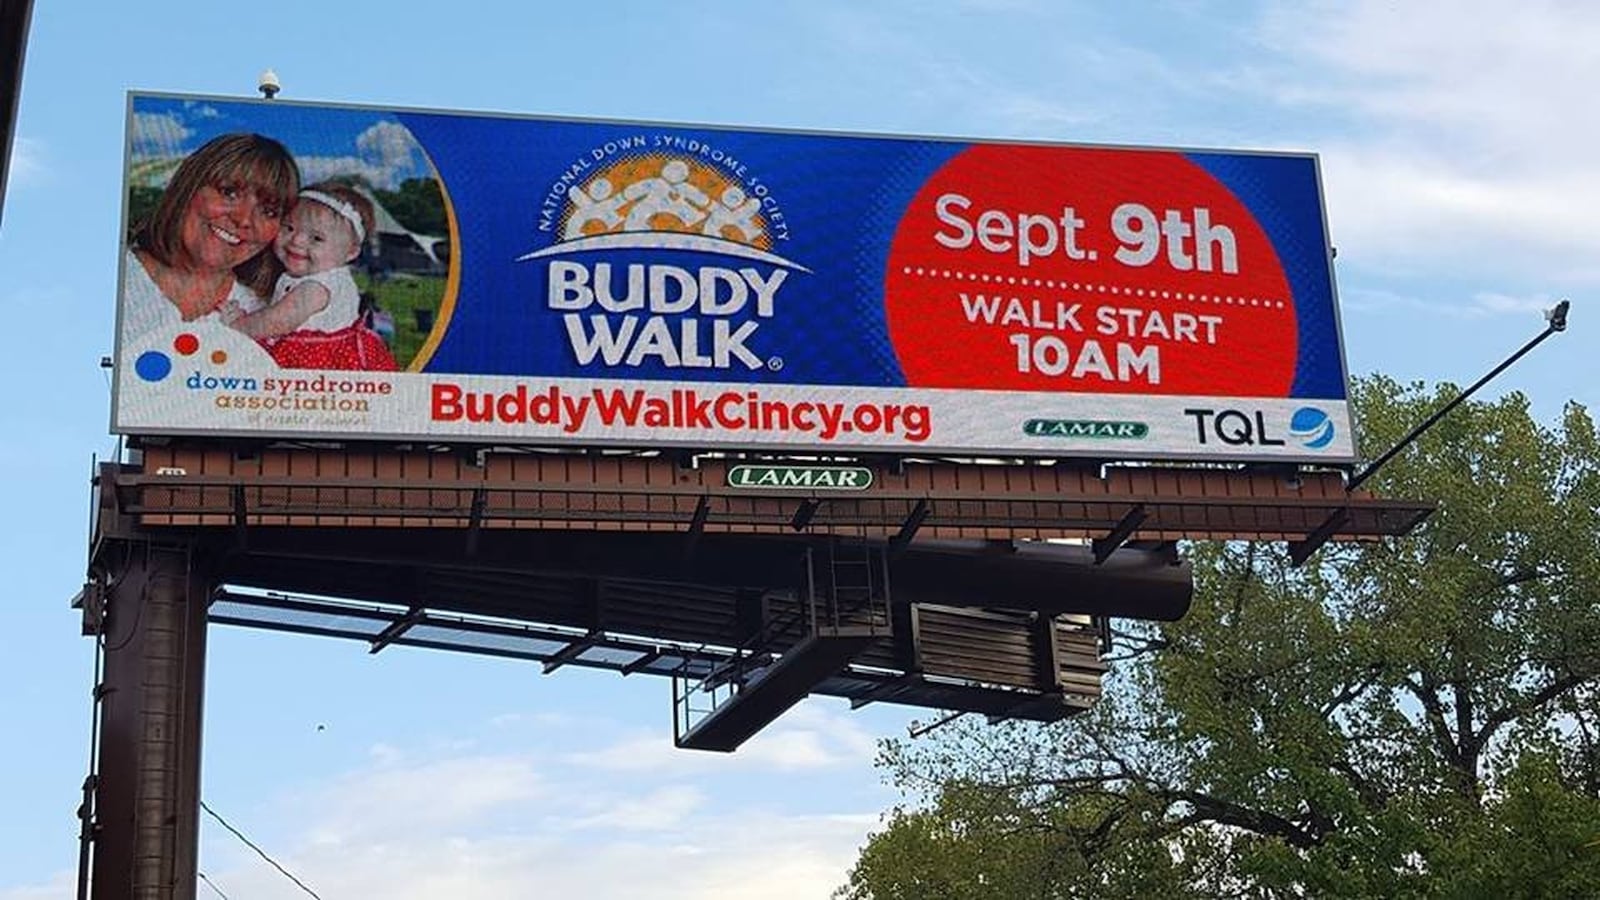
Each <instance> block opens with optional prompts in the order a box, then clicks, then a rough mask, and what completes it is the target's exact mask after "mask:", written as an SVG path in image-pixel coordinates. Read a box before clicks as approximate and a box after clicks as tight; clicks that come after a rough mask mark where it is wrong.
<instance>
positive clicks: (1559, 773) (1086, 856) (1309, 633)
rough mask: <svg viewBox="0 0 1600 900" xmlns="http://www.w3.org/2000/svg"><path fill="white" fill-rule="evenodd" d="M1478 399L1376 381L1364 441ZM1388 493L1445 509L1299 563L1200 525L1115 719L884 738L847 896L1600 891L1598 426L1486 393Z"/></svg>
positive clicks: (1148, 627)
mask: <svg viewBox="0 0 1600 900" xmlns="http://www.w3.org/2000/svg"><path fill="white" fill-rule="evenodd" d="M1455 392H1456V389H1455V388H1453V387H1451V386H1448V385H1446V386H1442V387H1439V388H1438V389H1436V390H1433V391H1428V390H1427V389H1426V388H1425V387H1424V386H1423V385H1420V384H1414V385H1410V386H1401V385H1399V384H1396V383H1395V382H1393V381H1391V380H1389V379H1385V378H1373V379H1369V380H1365V381H1362V382H1359V383H1358V384H1357V386H1356V406H1357V409H1358V410H1359V411H1360V413H1361V416H1360V419H1361V422H1362V424H1363V429H1362V431H1363V437H1364V439H1365V449H1366V450H1367V452H1368V454H1369V457H1370V456H1373V455H1376V451H1381V450H1383V449H1385V448H1387V447H1389V446H1391V445H1392V444H1393V442H1394V441H1396V440H1398V439H1399V437H1400V436H1401V434H1402V433H1403V432H1404V431H1405V430H1406V429H1408V428H1409V427H1411V426H1412V425H1413V424H1414V423H1416V422H1419V421H1421V420H1422V419H1423V418H1425V417H1426V416H1427V415H1428V413H1429V412H1431V411H1432V410H1433V409H1435V408H1437V407H1438V406H1439V405H1440V404H1443V403H1444V402H1446V401H1447V400H1449V399H1450V398H1451V397H1452V396H1454V394H1455ZM1373 487H1374V489H1376V490H1377V491H1378V492H1379V493H1380V494H1383V495H1387V496H1404V497H1417V498H1428V499H1435V500H1437V501H1438V502H1439V508H1438V510H1437V511H1436V512H1435V513H1434V514H1433V515H1432V516H1431V517H1430V518H1429V519H1428V520H1427V521H1426V522H1424V524H1423V525H1422V526H1421V527H1420V528H1419V529H1418V530H1417V531H1416V532H1415V533H1414V534H1413V535H1411V536H1408V537H1406V538H1401V539H1396V540H1389V541H1384V542H1375V543H1361V544H1339V545H1330V546H1329V547H1327V548H1326V549H1324V550H1323V551H1322V552H1321V553H1320V554H1319V556H1318V557H1317V558H1316V559H1315V560H1313V562H1312V564H1309V565H1307V566H1306V567H1304V568H1301V569H1294V568H1291V567H1290V566H1289V564H1288V561H1287V558H1286V554H1285V553H1284V552H1283V550H1282V549H1281V548H1279V547H1273V546H1270V545H1265V544H1247V543H1217V544H1195V545H1192V546H1190V547H1189V548H1188V552H1189V553H1190V555H1191V557H1192V558H1193V560H1194V562H1195V571H1196V598H1195V604H1194V607H1193V608H1192V609H1191V611H1190V613H1189V615H1188V616H1187V617H1186V618H1185V619H1183V620H1182V621H1180V622H1176V623H1166V624H1158V623H1130V624H1128V625H1127V626H1125V627H1124V628H1123V629H1121V630H1119V631H1118V632H1117V640H1116V645H1115V650H1114V652H1113V655H1112V657H1111V658H1112V659H1113V660H1115V662H1114V663H1113V668H1112V675H1111V677H1110V679H1109V681H1108V684H1107V690H1106V695H1105V698H1104V699H1103V700H1102V701H1101V703H1100V704H1099V705H1098V706H1097V707H1096V708H1094V709H1093V710H1091V711H1089V712H1087V713H1085V714H1083V715H1081V716H1079V717H1077V718H1074V719H1071V720H1068V721H1066V722H1063V723H1058V724H1056V725H1053V726H1031V725H1023V724H1013V725H998V726H989V725H984V724H981V723H976V722H969V721H968V720H959V721H958V722H957V723H955V724H953V725H950V726H946V727H944V728H941V729H939V730H937V731H935V732H933V733H932V734H931V735H930V736H928V737H925V738H923V739H920V740H916V741H910V740H896V741H889V742H887V743H886V744H885V745H884V747H883V749H882V754H881V757H882V758H881V760H880V764H881V765H882V766H883V767H884V768H885V770H886V772H887V774H888V777H889V778H890V779H891V780H892V781H893V782H895V783H896V784H897V785H898V786H900V788H901V789H902V790H903V792H905V794H906V795H907V805H905V806H903V807H901V808H897V809H896V810H894V811H892V812H891V813H890V814H889V815H888V816H887V817H886V821H885V823H884V826H883V828H882V830H880V831H879V832H877V833H875V834H874V835H872V837H871V838H870V839H869V840H868V843H867V845H866V846H865V847H864V848H863V850H862V853H861V856H860V858H859V859H858V861H857V863H856V866H855V867H854V868H853V870H852V871H851V873H850V876H849V881H848V883H847V884H846V885H845V886H844V887H842V888H841V889H840V891H839V893H838V896H840V897H843V898H849V900H868V898H871V900H899V898H922V897H950V898H964V897H974V898H976V897H985V898H991V897H994V898H1003V897H1037V898H1054V897H1068V896H1071V897H1080V896H1093V897H1149V896H1185V897H1218V898H1221V897H1474V896H1482V897H1491V896H1492V897H1597V896H1600V448H1597V438H1596V432H1595V426H1594V423H1593V422H1592V420H1591V419H1590V417H1589V416H1588V414H1587V412H1586V411H1585V410H1584V409H1583V408H1582V407H1580V406H1577V405H1569V406H1568V407H1567V408H1566V409H1565V411H1564V413H1563V416H1562V418H1561V421H1560V423H1559V424H1558V425H1556V426H1553V427H1543V426H1541V425H1539V424H1537V423H1536V422H1535V421H1534V420H1533V418H1532V416H1531V415H1530V412H1529V409H1528V403H1527V401H1526V400H1525V399H1524V398H1523V397H1521V396H1519V395H1510V396H1507V397H1504V398H1502V399H1500V400H1498V401H1494V402H1469V403H1466V404H1463V405H1462V407H1461V408H1459V409H1458V410H1456V411H1455V412H1454V413H1452V414H1451V415H1450V416H1448V417H1446V419H1445V420H1444V421H1442V422H1441V423H1440V424H1439V425H1437V426H1436V427H1435V428H1434V429H1432V430H1431V431H1430V432H1429V433H1428V434H1426V435H1425V436H1424V437H1423V438H1422V439H1421V440H1420V441H1419V442H1418V444H1416V445H1415V446H1413V447H1412V448H1411V449H1409V450H1408V451H1406V452H1405V453H1404V454H1402V455H1401V456H1400V457H1399V458H1397V459H1395V460H1394V461H1392V462H1391V463H1390V464H1389V465H1388V466H1387V467H1386V469H1385V470H1384V471H1383V472H1382V473H1380V475H1378V476H1376V478H1375V480H1374V482H1373ZM930 886H931V889H930Z"/></svg>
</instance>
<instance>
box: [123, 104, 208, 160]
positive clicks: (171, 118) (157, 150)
mask: <svg viewBox="0 0 1600 900" xmlns="http://www.w3.org/2000/svg"><path fill="white" fill-rule="evenodd" d="M193 134H194V129H192V128H190V127H189V126H188V125H185V124H184V122H183V119H181V118H179V117H178V116H177V115H176V114H173V113H134V114H133V156H134V158H135V159H165V158H169V157H175V156H182V155H184V149H183V143H184V141H186V140H188V139H189V137H190V136H191V135H193Z"/></svg>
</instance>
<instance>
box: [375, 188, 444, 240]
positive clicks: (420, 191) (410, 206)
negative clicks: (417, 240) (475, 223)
mask: <svg viewBox="0 0 1600 900" xmlns="http://www.w3.org/2000/svg"><path fill="white" fill-rule="evenodd" d="M372 193H373V196H375V197H377V198H378V201H379V202H380V203H382V204H383V206H384V208H385V209H387V210H388V211H389V213H390V215H393V216H394V218H395V221H397V222H399V223H400V224H401V225H404V226H405V227H406V228H408V229H410V230H412V231H415V232H417V233H418V234H431V235H445V234H449V233H450V223H449V219H448V217H447V215H446V214H445V209H444V193H443V191H442V190H440V188H439V182H438V181H436V180H435V179H432V178H407V179H406V180H405V181H402V182H401V183H400V189H399V190H394V191H386V190H374V191H373V192H372Z"/></svg>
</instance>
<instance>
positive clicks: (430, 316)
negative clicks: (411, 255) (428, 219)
mask: <svg viewBox="0 0 1600 900" xmlns="http://www.w3.org/2000/svg"><path fill="white" fill-rule="evenodd" d="M355 279H356V287H357V288H359V289H360V290H361V291H362V292H363V293H367V294H371V295H372V297H373V299H374V300H376V301H377V306H378V308H379V309H381V310H383V311H385V312H387V313H389V315H391V316H393V317H394V326H395V330H394V337H393V338H392V339H391V340H390V343H389V352H390V353H393V354H394V358H395V362H397V363H399V364H400V367H401V368H405V367H406V366H408V365H410V364H411V361H412V360H413V359H415V358H416V355H417V351H418V350H420V349H422V344H423V342H424V341H426V340H427V339H428V331H425V330H424V329H423V328H422V327H421V323H422V322H423V321H424V320H425V321H426V322H428V323H435V322H437V321H438V313H439V308H440V306H442V305H443V301H444V288H445V280H444V278H443V277H441V276H437V275H392V276H390V277H388V278H383V279H373V278H370V277H369V276H368V275H367V274H366V273H364V272H360V271H357V272H355ZM419 310H420V311H422V315H421V316H420V317H419V316H418V311H419Z"/></svg>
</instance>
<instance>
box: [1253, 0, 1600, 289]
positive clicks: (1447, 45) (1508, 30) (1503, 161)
mask: <svg viewBox="0 0 1600 900" xmlns="http://www.w3.org/2000/svg"><path fill="white" fill-rule="evenodd" d="M1258 38H1259V40H1260V41H1261V42H1262V44H1263V45H1264V46H1265V47H1266V48H1267V49H1269V50H1271V51H1273V52H1274V53H1275V54H1276V55H1277V57H1278V58H1279V60H1280V63H1279V64H1278V65H1276V66H1267V67H1261V66H1260V65H1259V64H1257V65H1255V66H1253V67H1251V68H1243V67H1241V69H1240V70H1239V71H1238V72H1236V73H1234V78H1233V80H1232V82H1231V83H1232V84H1233V86H1234V87H1235V88H1236V89H1239V90H1243V91H1247V92H1253V93H1256V94H1261V95H1265V96H1267V97H1268V98H1269V99H1270V100H1272V101H1273V102H1275V103H1277V104H1278V105H1280V106H1281V107H1282V108H1285V109H1289V110H1294V111H1298V112H1303V113H1308V114H1314V115H1317V116H1319V117H1321V118H1322V119H1323V120H1324V121H1326V123H1327V125H1326V128H1327V130H1328V136H1327V137H1326V138H1324V139H1322V140H1320V141H1319V146H1318V149H1319V150H1320V151H1321V152H1322V155H1323V159H1324V163H1325V170H1326V173H1325V174H1326V180H1327V193H1328V203H1329V215H1330V219H1331V221H1332V224H1333V230H1334V235H1333V237H1334V240H1335V243H1336V244H1338V245H1339V246H1340V248H1341V251H1343V252H1341V255H1340V257H1341V260H1348V261H1352V262H1354V263H1355V264H1357V265H1363V266H1369V267H1374V268H1377V267H1393V266H1396V265H1400V266H1406V267H1411V268H1420V267H1432V266H1437V265H1441V264H1447V265H1452V266H1455V267H1457V268H1458V270H1465V271H1473V272H1480V273H1481V272H1495V271H1501V272H1504V271H1512V270H1515V271H1517V272H1519V273H1522V274H1526V275H1532V276H1537V277H1539V278H1541V279H1549V278H1557V279H1566V280H1581V281H1592V280H1595V278H1596V271H1595V267H1594V265H1593V263H1591V262H1587V261H1586V260H1589V259H1593V258H1594V256H1595V254H1596V253H1597V252H1600V229H1595V228H1594V227H1593V225H1592V221H1593V215H1592V213H1591V211H1590V210H1589V209H1588V205H1589V198H1593V197H1596V196H1600V164H1597V163H1596V161H1595V159H1594V156H1593V154H1592V152H1591V151H1590V148H1591V147H1593V146H1594V143H1595V141H1596V140H1600V117H1595V116H1592V115H1586V114H1583V113H1582V112H1581V111H1583V110H1587V109H1589V108H1590V107H1591V106H1592V105H1593V100H1592V97H1591V96H1590V94H1591V93H1592V86H1593V85H1594V84H1595V83H1597V82H1600V54H1596V53H1594V52H1593V49H1592V48H1593V47H1594V46H1595V45H1596V42H1597V41H1600V7H1592V6H1583V5H1578V4H1561V3H1553V2H1545V3H1524V4H1519V5H1518V6H1517V8H1516V9H1515V11H1514V12H1508V10H1507V7H1505V6H1504V5H1502V4H1495V3H1486V2H1481V0H1475V2H1442V0H1435V2H1411V3H1391V2H1380V0H1364V2H1357V3H1337V4H1335V3H1320V4H1316V5H1314V6H1311V7H1306V6H1303V5H1294V6H1289V5H1279V6H1275V7H1272V8H1271V12H1269V14H1268V15H1267V16H1266V17H1265V18H1264V19H1263V21H1262V22H1261V25H1260V28H1259V31H1258Z"/></svg>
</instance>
